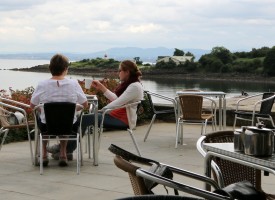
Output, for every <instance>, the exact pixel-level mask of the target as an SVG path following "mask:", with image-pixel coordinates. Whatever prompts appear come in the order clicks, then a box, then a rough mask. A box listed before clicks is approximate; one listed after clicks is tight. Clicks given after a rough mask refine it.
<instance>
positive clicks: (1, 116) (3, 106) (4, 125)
mask: <svg viewBox="0 0 275 200" xmlns="http://www.w3.org/2000/svg"><path fill="white" fill-rule="evenodd" d="M27 109H30V106H29V105H27V104H24V103H22V102H18V101H15V100H12V99H7V98H4V97H0V125H1V126H0V127H1V128H0V136H2V134H3V137H2V141H1V144H0V150H1V148H2V146H3V144H4V143H5V139H6V137H7V135H8V133H9V131H10V130H14V129H26V131H27V134H28V140H29V146H30V153H31V161H32V164H34V163H35V162H34V155H33V148H32V141H31V133H33V132H34V129H32V130H31V128H34V121H29V120H28V117H27V112H26V110H27ZM16 111H18V112H20V113H22V114H23V115H24V119H23V123H20V124H16V125H13V124H10V123H9V121H8V119H7V117H8V116H9V114H10V113H12V112H16Z"/></svg>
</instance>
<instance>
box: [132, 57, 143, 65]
mask: <svg viewBox="0 0 275 200" xmlns="http://www.w3.org/2000/svg"><path fill="white" fill-rule="evenodd" d="M134 60H135V62H136V64H137V65H142V63H143V62H142V61H141V60H140V57H134Z"/></svg>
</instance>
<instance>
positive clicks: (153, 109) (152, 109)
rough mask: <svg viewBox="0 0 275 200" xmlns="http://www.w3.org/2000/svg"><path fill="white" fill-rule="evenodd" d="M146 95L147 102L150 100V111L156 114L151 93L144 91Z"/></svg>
mask: <svg viewBox="0 0 275 200" xmlns="http://www.w3.org/2000/svg"><path fill="white" fill-rule="evenodd" d="M144 95H145V96H146V97H147V100H148V103H149V107H150V108H149V109H150V110H151V111H152V112H153V113H155V112H156V109H155V106H154V103H153V100H152V96H151V95H150V93H149V91H144Z"/></svg>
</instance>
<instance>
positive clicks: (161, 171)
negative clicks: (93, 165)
mask: <svg viewBox="0 0 275 200" xmlns="http://www.w3.org/2000/svg"><path fill="white" fill-rule="evenodd" d="M108 149H109V151H111V152H112V153H114V154H116V155H119V156H121V157H123V158H124V159H125V160H127V161H131V160H132V161H136V162H141V163H150V164H151V166H150V168H149V170H148V171H149V172H152V173H154V174H156V175H159V176H162V177H164V178H168V179H173V172H172V171H171V170H170V169H169V167H168V166H165V165H162V164H161V163H159V162H158V161H155V160H152V159H149V158H144V157H141V156H137V155H135V154H133V153H131V152H129V151H126V150H124V149H122V148H120V147H118V146H116V145H114V144H111V145H110V146H109V148H108ZM144 184H145V186H146V188H147V189H148V191H150V192H151V193H152V194H153V192H152V189H153V188H154V187H156V186H157V185H158V183H156V182H154V181H151V180H148V179H144ZM164 188H165V187H164ZM165 190H166V192H167V194H168V190H167V189H166V188H165ZM174 192H175V194H176V195H178V191H177V190H174Z"/></svg>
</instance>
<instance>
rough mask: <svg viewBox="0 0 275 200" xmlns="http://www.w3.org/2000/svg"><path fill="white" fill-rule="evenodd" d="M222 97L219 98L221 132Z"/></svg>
mask: <svg viewBox="0 0 275 200" xmlns="http://www.w3.org/2000/svg"><path fill="white" fill-rule="evenodd" d="M222 118H223V117H222V97H221V96H219V130H222Z"/></svg>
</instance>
